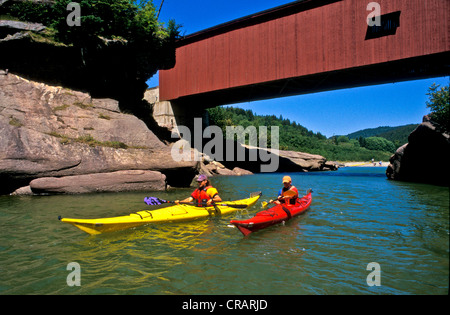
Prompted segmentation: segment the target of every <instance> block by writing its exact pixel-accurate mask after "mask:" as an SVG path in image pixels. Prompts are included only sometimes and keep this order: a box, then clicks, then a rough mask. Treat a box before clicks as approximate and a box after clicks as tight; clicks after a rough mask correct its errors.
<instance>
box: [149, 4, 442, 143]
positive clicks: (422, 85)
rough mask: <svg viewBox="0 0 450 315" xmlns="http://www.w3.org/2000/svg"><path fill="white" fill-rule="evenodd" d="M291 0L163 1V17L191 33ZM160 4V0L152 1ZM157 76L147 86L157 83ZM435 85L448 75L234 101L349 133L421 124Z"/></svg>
mask: <svg viewBox="0 0 450 315" xmlns="http://www.w3.org/2000/svg"><path fill="white" fill-rule="evenodd" d="M289 2H292V0H284V1H283V0H270V1H269V0H251V1H249V0H247V1H242V0H241V1H237V0H214V1H200V0H189V1H186V0H164V4H163V7H162V10H161V13H160V16H159V19H160V20H161V21H163V22H168V21H169V19H175V21H176V22H177V24H182V28H181V33H182V35H188V34H191V33H194V32H197V31H200V30H203V29H206V28H209V27H212V26H215V25H218V24H221V23H224V22H228V21H231V20H234V19H237V18H240V17H243V16H246V15H249V14H252V13H256V12H260V11H263V10H267V9H270V8H274V7H276V6H279V5H283V4H286V3H289ZM154 4H155V6H156V8H159V6H160V4H161V0H154ZM158 79H159V78H158V75H155V76H154V77H152V78H151V79H150V80H149V81H148V82H147V84H148V85H149V86H150V87H153V86H157V85H158ZM432 83H437V84H441V86H443V85H446V84H448V83H449V77H441V78H432V79H426V80H415V81H407V82H398V83H390V84H383V85H375V86H366V87H361V88H352V89H343V90H336V91H329V92H321V93H314V94H306V95H299V96H291V97H283V98H277V99H270V100H265V101H255V102H247V103H239V104H233V105H232V106H235V107H241V108H244V109H251V110H252V111H253V112H254V113H256V114H259V115H272V114H274V115H277V116H279V115H282V116H283V117H284V118H289V119H290V120H291V121H296V122H297V123H299V124H301V125H302V126H304V127H306V128H308V129H309V130H312V131H313V132H320V133H322V134H323V135H325V136H327V137H331V136H333V135H345V134H349V133H352V132H355V131H358V130H361V129H365V128H376V127H379V126H400V125H406V124H413V123H420V122H422V117H423V116H424V115H426V114H428V113H429V111H428V109H427V108H426V105H425V102H426V100H427V95H426V93H427V90H428V87H429V86H430V85H431V84H432Z"/></svg>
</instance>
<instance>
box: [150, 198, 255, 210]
mask: <svg viewBox="0 0 450 315" xmlns="http://www.w3.org/2000/svg"><path fill="white" fill-rule="evenodd" d="M144 202H145V203H146V204H147V205H149V206H150V205H160V204H163V203H175V201H169V200H164V199H159V198H157V197H145V198H144ZM179 204H182V205H194V206H196V205H197V203H196V202H182V201H180V202H179ZM202 206H206V203H205V204H202ZM211 206H213V207H214V208H215V210H216V212H220V210H219V208H217V206H222V207H230V208H236V209H245V208H247V207H248V206H247V205H240V204H235V205H233V204H228V203H215V202H213V203H212V204H211Z"/></svg>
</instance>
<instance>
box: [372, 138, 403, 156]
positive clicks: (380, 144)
mask: <svg viewBox="0 0 450 315" xmlns="http://www.w3.org/2000/svg"><path fill="white" fill-rule="evenodd" d="M365 148H366V149H368V150H379V151H387V152H392V153H393V152H395V150H396V147H395V145H394V143H392V141H389V140H387V139H385V138H382V137H369V138H366V146H365Z"/></svg>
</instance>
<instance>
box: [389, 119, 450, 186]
mask: <svg viewBox="0 0 450 315" xmlns="http://www.w3.org/2000/svg"><path fill="white" fill-rule="evenodd" d="M448 161H450V136H449V135H448V134H445V133H441V132H439V131H437V130H436V126H435V125H434V124H433V122H432V121H431V120H430V119H429V117H428V116H425V117H424V120H423V123H422V124H420V125H419V126H418V127H417V128H416V129H415V130H414V131H413V132H412V133H411V134H410V135H409V137H408V143H407V144H404V145H403V146H401V147H400V148H398V149H397V151H396V152H395V154H394V155H392V156H391V158H390V160H389V162H390V164H389V166H388V167H387V169H386V176H387V178H388V179H393V180H400V181H410V182H422V183H429V184H435V185H442V186H449V185H450V164H449V162H448Z"/></svg>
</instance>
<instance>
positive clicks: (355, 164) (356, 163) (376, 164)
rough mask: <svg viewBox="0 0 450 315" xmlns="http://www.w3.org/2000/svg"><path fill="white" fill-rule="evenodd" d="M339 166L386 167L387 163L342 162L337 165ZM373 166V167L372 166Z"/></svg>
mask: <svg viewBox="0 0 450 315" xmlns="http://www.w3.org/2000/svg"><path fill="white" fill-rule="evenodd" d="M339 164H340V165H343V166H344V167H374V166H376V167H388V165H389V162H381V165H380V161H378V162H377V161H375V162H344V163H339ZM374 164H375V165H374Z"/></svg>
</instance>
